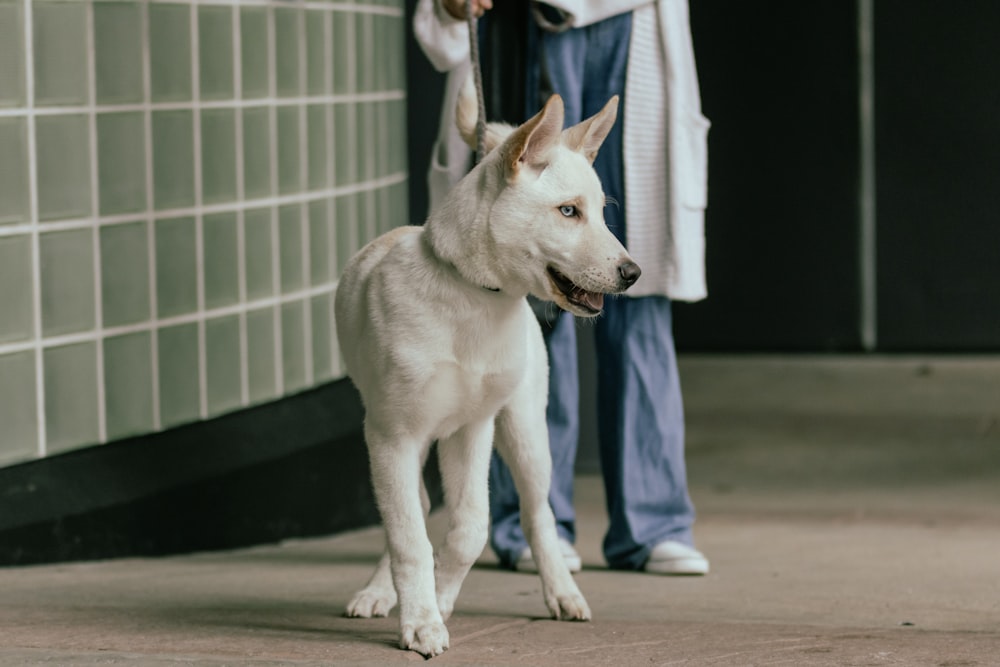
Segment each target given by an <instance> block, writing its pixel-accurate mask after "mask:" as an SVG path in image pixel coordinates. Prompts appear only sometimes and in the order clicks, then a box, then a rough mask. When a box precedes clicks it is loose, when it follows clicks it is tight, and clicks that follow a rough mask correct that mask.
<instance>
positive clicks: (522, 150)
mask: <svg viewBox="0 0 1000 667" xmlns="http://www.w3.org/2000/svg"><path fill="white" fill-rule="evenodd" d="M564 116H565V111H564V109H563V101H562V98H561V97H559V96H558V95H553V96H552V97H550V98H549V101H548V102H546V103H545V106H544V107H542V110H541V111H539V112H538V113H537V114H535V115H534V116H533V117H532V118H531V119H529V120H528V121H527V122H526V123H524V124H523V125H521V126H520V127H518V128H517V129H516V130H514V132H513V133H511V135H510V136H509V137H508V138H507V141H506V143H505V144H504V167H506V170H507V178H508V179H512V178H514V177H515V176H516V175H517V174H518V173H519V172H520V170H521V169H523V168H524V167H530V168H532V169H536V170H539V169H543V168H544V167H545V165H546V164H547V163H548V156H549V151H550V150H552V148H553V147H554V146H555V145H556V144H557V142H558V141H559V137H560V136H561V134H562V126H563V117H564Z"/></svg>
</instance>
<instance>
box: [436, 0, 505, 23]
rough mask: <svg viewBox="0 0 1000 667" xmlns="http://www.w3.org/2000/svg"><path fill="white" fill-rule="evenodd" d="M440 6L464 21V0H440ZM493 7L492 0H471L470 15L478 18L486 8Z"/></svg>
mask: <svg viewBox="0 0 1000 667" xmlns="http://www.w3.org/2000/svg"><path fill="white" fill-rule="evenodd" d="M441 6H442V7H443V8H444V10H445V11H446V12H448V14H450V15H451V16H453V17H454V18H456V19H458V20H460V21H464V20H465V18H466V16H465V0H441ZM489 9H493V0H472V15H473V16H475V17H476V18H479V17H480V16H482V15H483V14H485V13H486V11H487V10H489Z"/></svg>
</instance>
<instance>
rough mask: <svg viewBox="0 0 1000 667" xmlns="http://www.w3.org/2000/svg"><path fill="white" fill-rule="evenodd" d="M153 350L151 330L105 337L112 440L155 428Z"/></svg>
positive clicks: (106, 400) (106, 380) (109, 423)
mask: <svg viewBox="0 0 1000 667" xmlns="http://www.w3.org/2000/svg"><path fill="white" fill-rule="evenodd" d="M152 353H153V347H152V337H151V335H150V333H149V332H148V331H137V332H135V333H130V334H125V335H122V336H112V337H109V338H105V339H104V394H105V410H106V413H107V437H108V439H111V440H113V439H116V438H124V437H126V436H129V435H135V434H137V433H145V432H148V431H151V430H153V424H154V421H153V364H152V359H153V357H152Z"/></svg>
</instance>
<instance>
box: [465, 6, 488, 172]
mask: <svg viewBox="0 0 1000 667" xmlns="http://www.w3.org/2000/svg"><path fill="white" fill-rule="evenodd" d="M465 20H466V21H467V22H468V24H469V60H470V61H471V63H472V83H473V85H474V86H475V88H476V104H477V107H478V110H479V113H478V115H477V116H476V163H477V164H478V163H480V162H482V161H483V158H484V157H485V156H486V99H485V97H484V95H483V72H482V70H481V69H480V67H479V30H477V29H476V16H475V14H473V12H472V0H465Z"/></svg>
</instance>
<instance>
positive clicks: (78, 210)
mask: <svg viewBox="0 0 1000 667" xmlns="http://www.w3.org/2000/svg"><path fill="white" fill-rule="evenodd" d="M90 150H91V149H90V123H89V120H88V118H87V116H85V115H83V114H72V115H59V116H38V117H37V118H36V119H35V151H36V155H37V160H38V163H37V173H38V218H39V220H59V219H66V218H85V217H90V215H91V213H92V209H91V207H92V201H91V184H90V155H91V153H90Z"/></svg>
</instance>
